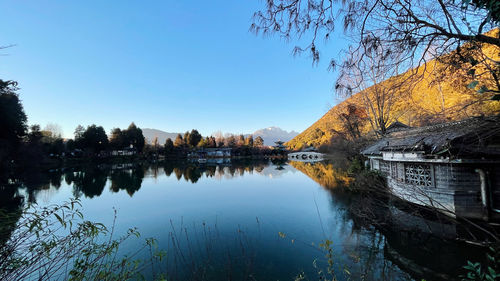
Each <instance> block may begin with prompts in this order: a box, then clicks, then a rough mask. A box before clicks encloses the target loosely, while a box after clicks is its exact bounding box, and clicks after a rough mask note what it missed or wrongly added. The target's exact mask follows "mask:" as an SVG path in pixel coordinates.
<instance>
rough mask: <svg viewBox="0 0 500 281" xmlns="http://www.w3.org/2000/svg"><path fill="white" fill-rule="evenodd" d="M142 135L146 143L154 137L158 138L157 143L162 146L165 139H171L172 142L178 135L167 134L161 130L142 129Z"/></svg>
mask: <svg viewBox="0 0 500 281" xmlns="http://www.w3.org/2000/svg"><path fill="white" fill-rule="evenodd" d="M142 134H143V135H144V137H145V138H146V142H147V143H151V142H152V141H153V140H154V139H155V138H156V137H158V143H159V144H164V143H165V141H166V140H167V138H171V139H172V141H174V140H175V138H176V137H177V134H178V133H167V132H164V131H162V130H157V129H149V128H145V129H142Z"/></svg>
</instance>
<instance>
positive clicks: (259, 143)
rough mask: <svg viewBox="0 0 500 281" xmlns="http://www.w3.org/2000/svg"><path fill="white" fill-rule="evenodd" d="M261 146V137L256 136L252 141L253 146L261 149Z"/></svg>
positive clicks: (262, 142)
mask: <svg viewBox="0 0 500 281" xmlns="http://www.w3.org/2000/svg"><path fill="white" fill-rule="evenodd" d="M263 145H264V140H263V139H262V137H261V136H257V137H256V138H255V141H254V146H256V147H261V146H263Z"/></svg>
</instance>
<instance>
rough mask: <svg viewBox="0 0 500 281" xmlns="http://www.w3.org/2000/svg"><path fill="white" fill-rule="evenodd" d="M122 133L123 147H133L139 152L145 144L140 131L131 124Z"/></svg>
mask: <svg viewBox="0 0 500 281" xmlns="http://www.w3.org/2000/svg"><path fill="white" fill-rule="evenodd" d="M123 133H124V135H125V145H127V146H128V145H133V146H134V148H135V149H137V151H139V152H141V151H142V149H143V148H144V145H145V143H146V142H145V139H144V135H143V134H142V130H141V129H140V128H138V127H137V126H136V125H135V124H134V122H132V123H131V124H130V126H128V128H127V130H125V131H124V132H123Z"/></svg>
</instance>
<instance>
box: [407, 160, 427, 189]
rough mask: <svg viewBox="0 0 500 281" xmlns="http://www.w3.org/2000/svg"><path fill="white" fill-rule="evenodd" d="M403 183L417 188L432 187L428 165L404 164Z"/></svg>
mask: <svg viewBox="0 0 500 281" xmlns="http://www.w3.org/2000/svg"><path fill="white" fill-rule="evenodd" d="M405 182H406V183H408V184H413V185H418V186H426V187H431V186H433V184H432V173H431V167H430V165H425V164H405Z"/></svg>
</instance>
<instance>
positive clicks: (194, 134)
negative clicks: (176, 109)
mask: <svg viewBox="0 0 500 281" xmlns="http://www.w3.org/2000/svg"><path fill="white" fill-rule="evenodd" d="M201 139H202V136H201V134H200V133H199V132H198V131H197V130H195V129H193V130H191V133H189V135H188V140H187V143H188V144H189V146H191V147H196V146H197V145H198V143H199V142H200V141H201Z"/></svg>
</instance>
